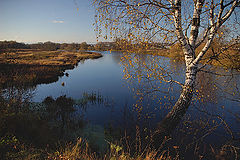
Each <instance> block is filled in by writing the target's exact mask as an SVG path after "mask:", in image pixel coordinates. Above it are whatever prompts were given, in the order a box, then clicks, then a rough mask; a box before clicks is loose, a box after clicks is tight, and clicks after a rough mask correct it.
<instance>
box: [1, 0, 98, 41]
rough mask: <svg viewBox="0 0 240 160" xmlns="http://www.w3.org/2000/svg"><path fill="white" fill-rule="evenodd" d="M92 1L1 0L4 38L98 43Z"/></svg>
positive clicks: (2, 38)
mask: <svg viewBox="0 0 240 160" xmlns="http://www.w3.org/2000/svg"><path fill="white" fill-rule="evenodd" d="M91 3H92V0H0V41H1V40H16V41H18V42H26V43H35V42H45V41H53V42H60V43H62V42H69V43H71V42H79V43H80V42H84V41H85V42H88V43H91V42H96V36H95V32H94V26H93V23H94V7H93V6H92V5H91Z"/></svg>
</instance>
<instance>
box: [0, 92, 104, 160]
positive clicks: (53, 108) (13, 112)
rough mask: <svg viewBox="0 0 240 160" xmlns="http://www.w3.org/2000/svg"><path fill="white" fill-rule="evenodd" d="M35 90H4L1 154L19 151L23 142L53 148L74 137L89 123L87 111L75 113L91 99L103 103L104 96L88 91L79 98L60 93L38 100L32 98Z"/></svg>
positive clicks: (1, 97) (0, 111) (1, 98)
mask: <svg viewBox="0 0 240 160" xmlns="http://www.w3.org/2000/svg"><path fill="white" fill-rule="evenodd" d="M32 93H33V90H31V89H30V90H29V89H28V90H26V89H25V90H24V89H17V88H12V89H5V90H1V95H0V136H1V143H0V150H1V153H0V158H1V157H4V156H5V154H6V153H7V152H8V153H11V152H14V153H16V152H17V151H18V149H20V148H21V146H22V144H24V145H27V146H33V147H40V148H46V147H47V149H54V148H55V147H56V146H57V145H59V144H58V143H60V144H63V145H64V144H65V143H67V142H69V141H73V140H74V141H75V140H76V139H77V138H78V137H79V136H81V135H82V134H83V133H82V132H83V130H82V128H83V127H84V126H85V125H86V121H85V120H84V118H83V114H84V113H77V114H76V110H77V109H78V108H79V107H83V108H84V107H85V108H86V107H87V106H88V105H89V104H92V103H103V98H102V97H101V96H100V95H97V94H95V93H91V94H88V93H85V94H84V95H83V96H82V98H80V99H78V100H73V99H72V98H69V97H66V96H60V97H57V98H56V99H54V98H52V97H46V98H45V100H44V101H43V102H42V103H35V102H31V98H32ZM89 107H90V105H89ZM81 111H82V112H84V109H83V110H81ZM5 142H6V143H5ZM1 159H4V158H1Z"/></svg>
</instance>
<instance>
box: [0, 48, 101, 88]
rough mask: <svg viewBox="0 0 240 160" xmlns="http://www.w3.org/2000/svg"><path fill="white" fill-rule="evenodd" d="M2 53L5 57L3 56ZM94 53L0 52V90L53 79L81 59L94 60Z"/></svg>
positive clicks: (51, 81)
mask: <svg viewBox="0 0 240 160" xmlns="http://www.w3.org/2000/svg"><path fill="white" fill-rule="evenodd" d="M4 56H5V57H4ZM100 57H102V54H100V53H97V52H85V51H84V52H62V51H27V52H26V51H24V52H16V53H12V52H11V53H7V54H6V55H4V54H0V89H1V88H7V87H9V86H12V85H14V86H19V87H32V86H36V85H38V84H48V83H53V82H56V81H57V80H58V79H59V77H61V76H64V72H65V70H67V69H73V68H74V67H75V66H77V65H78V63H79V62H80V61H81V60H87V59H97V58H100Z"/></svg>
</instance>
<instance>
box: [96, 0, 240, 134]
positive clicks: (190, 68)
mask: <svg viewBox="0 0 240 160" xmlns="http://www.w3.org/2000/svg"><path fill="white" fill-rule="evenodd" d="M94 3H95V5H96V8H97V15H96V22H95V24H96V30H97V32H98V33H99V36H98V38H99V37H101V36H102V37H103V38H105V39H106V38H108V37H110V38H115V39H116V38H118V37H121V39H126V40H128V41H131V42H132V43H139V44H143V43H145V42H162V43H163V42H165V43H171V42H174V41H178V42H179V43H180V45H181V48H182V52H183V54H184V58H185V65H186V71H185V82H184V84H182V91H181V94H180V97H179V99H178V100H177V102H176V103H175V105H174V106H173V108H172V109H171V111H170V112H169V113H168V114H167V115H166V117H165V118H164V119H163V120H162V121H161V123H160V125H159V130H158V133H160V135H166V134H169V133H170V132H171V131H172V130H173V129H174V128H175V126H176V125H177V124H178V123H179V121H180V120H181V118H182V117H183V115H184V114H185V113H186V111H187V109H188V107H189V105H190V102H191V99H192V97H193V91H194V87H195V83H196V80H197V73H198V72H199V71H201V69H203V68H204V67H205V66H206V64H207V62H209V61H211V60H212V59H213V57H210V58H209V60H208V61H206V60H205V62H206V64H200V62H201V60H203V59H204V57H205V56H206V52H207V51H208V49H209V48H210V46H211V44H212V42H213V40H214V38H215V36H216V33H217V32H218V31H219V30H220V28H221V26H222V25H223V24H225V25H227V26H230V27H231V29H232V30H235V31H236V32H237V33H238V34H239V27H238V26H237V27H236V26H235V25H238V22H237V18H238V16H239V15H238V14H239V13H238V12H237V11H236V10H237V9H238V7H239V4H240V1H239V0H193V1H191V0H186V1H181V0H95V1H94ZM200 33H201V34H200ZM233 38H237V36H236V34H233ZM200 46H201V48H200ZM217 54H221V52H219V53H217ZM215 56H216V55H215ZM163 80H164V78H163ZM171 82H172V81H171Z"/></svg>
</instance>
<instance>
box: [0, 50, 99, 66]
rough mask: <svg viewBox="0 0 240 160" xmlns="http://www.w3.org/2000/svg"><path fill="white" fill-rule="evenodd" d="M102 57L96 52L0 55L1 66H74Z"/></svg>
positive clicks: (28, 52)
mask: <svg viewBox="0 0 240 160" xmlns="http://www.w3.org/2000/svg"><path fill="white" fill-rule="evenodd" d="M99 57H102V55H101V54H100V53H95V52H67V51H41V50H35V51H34V50H30V51H28V50H19V51H17V52H5V53H1V54H0V64H21V65H48V66H74V65H76V64H77V63H78V62H79V61H80V60H84V59H95V58H99Z"/></svg>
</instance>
